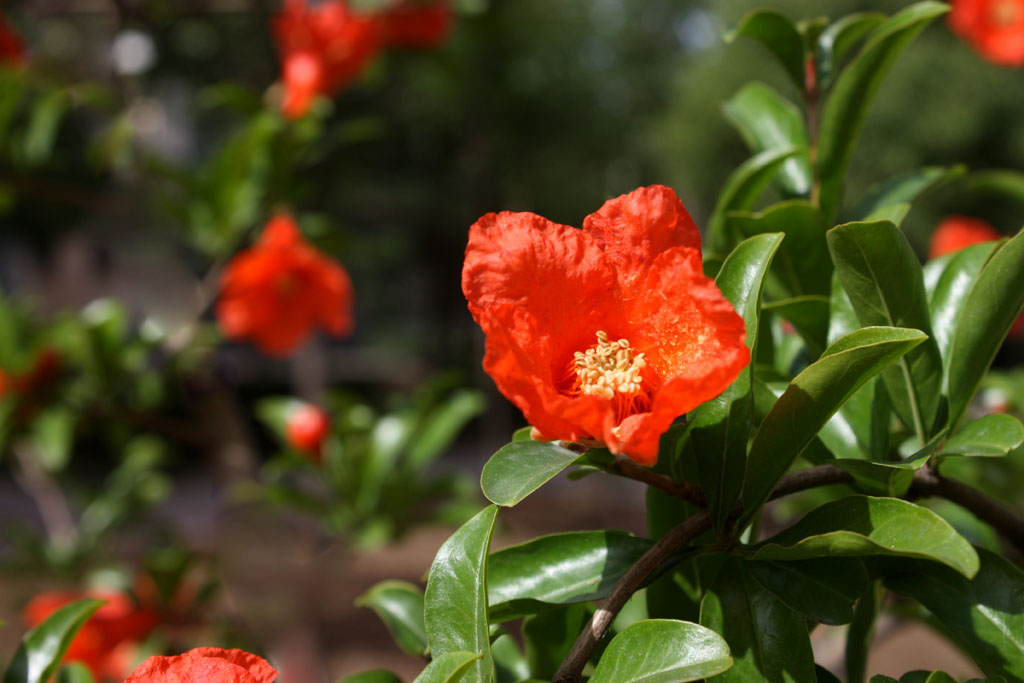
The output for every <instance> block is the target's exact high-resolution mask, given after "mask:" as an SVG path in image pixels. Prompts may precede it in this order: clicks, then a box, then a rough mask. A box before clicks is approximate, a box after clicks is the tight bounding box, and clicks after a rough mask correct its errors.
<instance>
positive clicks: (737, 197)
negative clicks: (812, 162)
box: [707, 147, 800, 254]
mask: <svg viewBox="0 0 1024 683" xmlns="http://www.w3.org/2000/svg"><path fill="white" fill-rule="evenodd" d="M799 151H800V150H799V149H797V148H796V147H778V148H774V149H768V150H765V151H764V152H761V153H759V154H755V155H754V156H752V157H751V158H749V159H747V160H746V161H744V162H743V163H742V164H740V165H739V166H738V167H737V168H736V170H735V171H733V172H732V174H730V175H729V178H728V179H727V180H726V181H725V186H724V187H723V188H722V191H721V192H720V193H719V195H718V202H717V203H716V204H715V208H714V209H713V210H712V211H711V215H710V216H709V217H708V231H707V242H708V245H709V248H710V249H711V251H713V252H715V253H718V254H725V253H728V252H729V250H730V249H731V248H732V245H733V244H734V243H735V242H737V241H738V239H737V237H738V236H736V235H732V234H730V233H729V232H728V230H727V225H728V224H727V222H726V219H725V217H726V213H728V212H730V211H747V210H749V209H752V208H753V207H754V203H755V202H757V199H758V197H760V196H761V193H762V192H763V191H764V189H765V187H766V186H767V185H768V183H770V182H771V181H772V179H773V178H774V177H775V175H776V174H777V173H778V172H779V169H780V168H781V167H782V164H783V163H784V162H786V161H787V160H788V159H791V158H793V157H794V156H795V155H796V154H797V153H799Z"/></svg>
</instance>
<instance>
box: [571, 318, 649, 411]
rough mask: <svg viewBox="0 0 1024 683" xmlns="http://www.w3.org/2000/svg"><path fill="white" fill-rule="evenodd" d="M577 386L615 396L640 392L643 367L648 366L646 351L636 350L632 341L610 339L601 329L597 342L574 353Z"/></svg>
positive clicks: (605, 396)
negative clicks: (584, 349)
mask: <svg viewBox="0 0 1024 683" xmlns="http://www.w3.org/2000/svg"><path fill="white" fill-rule="evenodd" d="M573 359H574V362H573V365H574V370H575V371H576V388H577V390H578V391H579V392H580V393H583V394H592V395H596V396H602V397H604V398H607V399H612V398H615V395H616V394H625V395H631V394H638V393H640V391H641V388H642V384H643V378H642V377H641V374H640V373H641V370H643V369H644V367H646V366H647V360H646V359H645V358H644V354H642V353H637V352H636V351H634V350H633V348H632V347H631V346H630V345H629V341H627V340H625V339H619V340H618V341H615V340H612V339H609V338H608V333H607V332H605V331H603V330H599V331H598V333H597V343H596V344H594V345H593V346H591V347H590V348H589V349H587V350H586V351H585V352H584V351H577V352H576V353H575V354H573Z"/></svg>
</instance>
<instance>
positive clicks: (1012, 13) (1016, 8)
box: [992, 0, 1022, 26]
mask: <svg viewBox="0 0 1024 683" xmlns="http://www.w3.org/2000/svg"><path fill="white" fill-rule="evenodd" d="M1021 14H1022V13H1021V8H1020V5H1019V4H1018V3H1017V2H1016V1H1015V0H1002V2H996V3H995V4H993V5H992V23H994V24H995V25H997V26H1013V25H1014V24H1016V23H1017V22H1018V21H1020V20H1021V18H1022V17H1021Z"/></svg>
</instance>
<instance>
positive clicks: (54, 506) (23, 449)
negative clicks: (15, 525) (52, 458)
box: [11, 442, 78, 549]
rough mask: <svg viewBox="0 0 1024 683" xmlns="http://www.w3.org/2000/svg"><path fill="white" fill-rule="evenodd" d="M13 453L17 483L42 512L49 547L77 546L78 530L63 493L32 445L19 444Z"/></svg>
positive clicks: (40, 512)
mask: <svg viewBox="0 0 1024 683" xmlns="http://www.w3.org/2000/svg"><path fill="white" fill-rule="evenodd" d="M11 450H12V452H13V453H14V457H15V459H16V460H17V461H18V470H19V472H16V473H15V480H16V481H17V482H18V484H19V485H20V486H21V488H22V490H24V491H25V493H27V494H28V495H29V496H30V497H31V498H32V501H33V502H34V503H35V505H36V508H37V509H38V510H39V516H40V517H42V519H43V527H44V528H45V529H46V537H47V538H48V539H49V540H50V544H51V545H52V546H54V547H55V548H61V549H67V548H71V547H74V545H75V543H76V542H77V540H78V527H77V525H76V524H75V518H74V515H72V514H71V506H69V505H68V501H67V499H66V498H64V494H63V493H61V490H60V488H59V487H58V486H57V484H56V483H55V482H54V481H53V479H52V478H51V477H50V475H49V474H48V473H47V472H46V470H45V469H43V467H42V465H40V464H39V462H38V456H37V454H36V452H35V450H34V449H33V448H32V447H31V446H29V445H28V444H27V443H25V442H17V443H15V444H14V446H13V447H12V448H11Z"/></svg>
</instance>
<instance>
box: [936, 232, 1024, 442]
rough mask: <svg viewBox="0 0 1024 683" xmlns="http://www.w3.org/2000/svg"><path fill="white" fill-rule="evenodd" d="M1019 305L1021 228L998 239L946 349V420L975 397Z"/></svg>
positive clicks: (1023, 267) (1022, 298) (1023, 277)
mask: <svg viewBox="0 0 1024 683" xmlns="http://www.w3.org/2000/svg"><path fill="white" fill-rule="evenodd" d="M1022 307H1024V230H1021V231H1020V232H1018V233H1017V235H1016V236H1015V237H1013V238H1012V239H1010V240H1008V241H1004V242H1001V243H1000V244H999V246H998V247H997V248H996V250H995V252H994V253H993V254H992V256H991V257H990V258H989V260H988V262H987V263H986V264H985V266H984V268H982V269H981V273H979V274H978V277H977V279H976V280H975V282H974V286H973V287H972V288H971V291H970V292H969V293H968V294H967V299H966V300H965V301H964V304H963V307H962V309H961V312H960V317H959V318H957V321H956V330H955V332H954V333H953V342H952V344H951V345H950V351H949V382H948V396H949V406H950V410H949V414H950V416H949V424H950V425H956V424H957V422H958V421H959V420H960V416H961V415H963V413H964V411H965V410H966V409H967V405H968V404H969V403H970V402H971V399H972V398H973V397H974V392H975V391H977V389H978V384H979V383H980V382H981V378H982V377H984V376H985V372H987V371H988V367H989V366H990V365H991V364H992V359H993V358H995V355H996V351H998V350H999V347H1000V345H1001V344H1002V343H1003V339H1004V338H1005V337H1006V333H1007V332H1009V330H1010V326H1011V325H1013V321H1014V320H1016V319H1017V315H1018V314H1019V313H1020V311H1021V308H1022Z"/></svg>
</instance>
